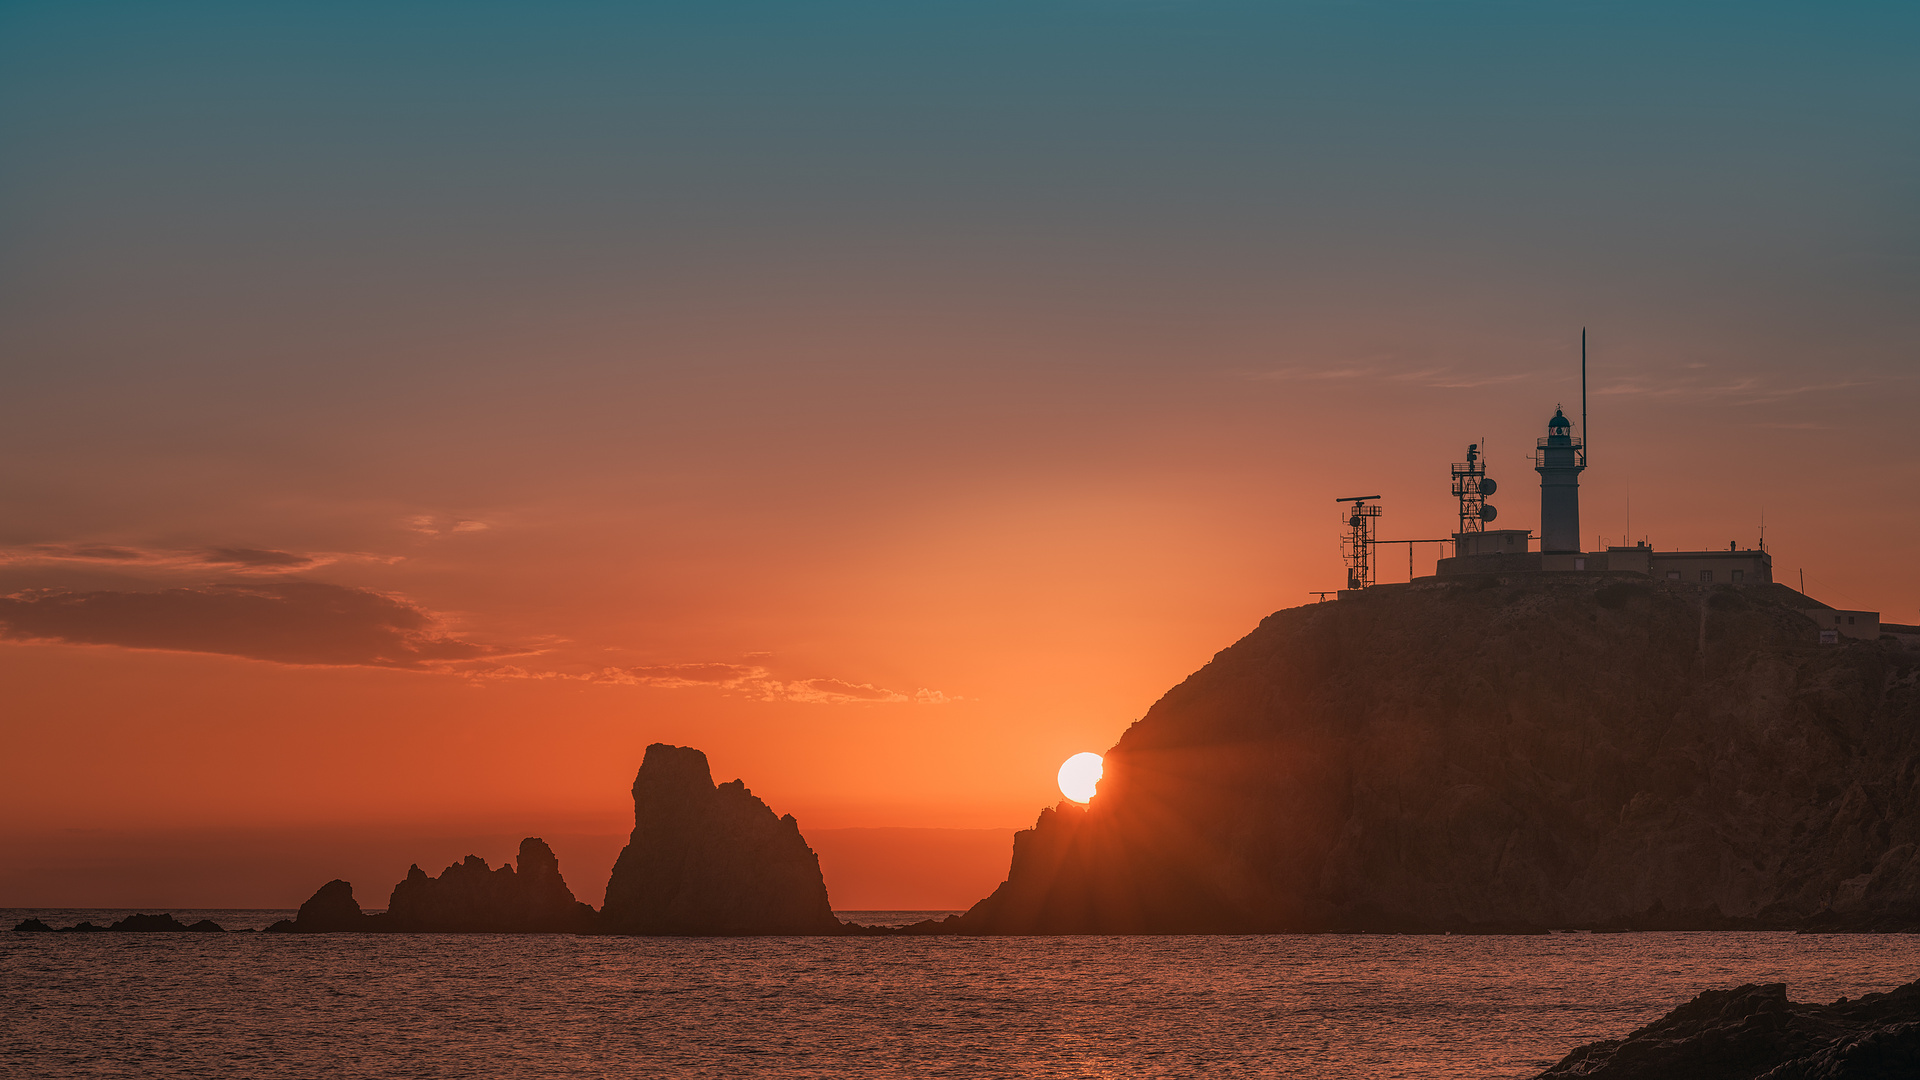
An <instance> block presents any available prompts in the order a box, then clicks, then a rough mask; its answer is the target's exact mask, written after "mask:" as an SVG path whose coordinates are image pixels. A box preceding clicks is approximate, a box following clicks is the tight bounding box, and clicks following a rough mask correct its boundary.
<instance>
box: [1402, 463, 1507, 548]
mask: <svg viewBox="0 0 1920 1080" xmlns="http://www.w3.org/2000/svg"><path fill="white" fill-rule="evenodd" d="M1480 446H1481V444H1480V443H1468V444H1467V460H1465V461H1456V462H1454V463H1453V495H1454V498H1457V499H1459V500H1460V529H1459V531H1460V532H1463V533H1470V532H1483V531H1485V529H1486V527H1487V522H1489V521H1492V520H1493V519H1494V518H1495V517H1498V516H1499V514H1500V511H1499V509H1498V508H1497V507H1495V506H1492V505H1491V504H1489V503H1488V502H1487V496H1489V495H1491V494H1493V493H1494V492H1495V491H1498V490H1499V489H1500V485H1498V484H1496V483H1494V482H1493V478H1492V477H1490V476H1488V475H1487V460H1486V458H1487V456H1486V454H1485V453H1483V452H1482V451H1481V449H1480ZM1407 557H1408V559H1409V562H1411V559H1412V557H1413V549H1412V548H1411V547H1409V548H1408V549H1407ZM1408 575H1409V576H1411V575H1412V571H1411V570H1409V571H1408Z"/></svg>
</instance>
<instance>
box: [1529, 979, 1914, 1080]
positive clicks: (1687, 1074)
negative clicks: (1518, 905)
mask: <svg viewBox="0 0 1920 1080" xmlns="http://www.w3.org/2000/svg"><path fill="white" fill-rule="evenodd" d="M1762 1076H1764V1077H1766V1078H1767V1080H1905V1078H1911V1077H1915V1076H1920V982H1913V983H1908V984H1907V985H1905V986H1902V987H1900V988H1899V989H1897V990H1894V991H1891V992H1889V993H1885V994H1868V995H1866V996H1865V997H1862V998H1860V999H1859V1000H1858V1001H1849V1000H1847V999H1846V998H1841V999H1840V1000H1839V1001H1836V1002H1834V1003H1833V1004H1831V1005H1802V1004H1797V1003H1795V1002H1791V1001H1788V1000H1787V988H1786V985H1785V984H1784V983H1767V984H1766V985H1763V986H1754V985H1747V986H1742V987H1739V988H1737V989H1734V990H1709V991H1707V992H1706V993H1704V994H1701V995H1700V996H1699V997H1696V998H1694V999H1693V1000H1692V1001H1690V1002H1688V1003H1686V1004H1685V1005H1682V1006H1680V1007H1679V1008H1677V1009H1675V1010H1673V1011H1672V1012H1670V1013H1668V1014H1667V1015H1666V1016H1664V1017H1662V1018H1661V1019H1659V1020H1657V1021H1655V1022H1654V1023H1652V1024H1649V1025H1647V1026H1646V1027H1644V1028H1641V1029H1640V1030H1638V1031H1636V1032H1634V1033H1633V1034H1631V1035H1628V1036H1627V1037H1626V1038H1624V1039H1614V1040H1608V1041H1606V1042H1597V1043H1592V1044H1590V1045H1587V1046H1583V1047H1581V1048H1579V1049H1578V1050H1575V1051H1574V1052H1573V1053H1571V1054H1568V1055H1567V1056H1566V1057H1565V1058H1564V1059H1563V1060H1561V1062H1560V1063H1559V1064H1557V1065H1555V1066H1554V1067H1553V1068H1551V1069H1548V1070H1547V1071H1546V1072H1544V1073H1541V1074H1540V1077H1541V1080H1562V1078H1569V1077H1581V1078H1586V1080H1752V1078H1757V1077H1762Z"/></svg>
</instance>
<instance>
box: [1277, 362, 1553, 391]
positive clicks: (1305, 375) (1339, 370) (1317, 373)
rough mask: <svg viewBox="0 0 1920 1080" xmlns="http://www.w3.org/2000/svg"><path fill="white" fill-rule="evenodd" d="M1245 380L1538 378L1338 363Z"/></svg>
mask: <svg viewBox="0 0 1920 1080" xmlns="http://www.w3.org/2000/svg"><path fill="white" fill-rule="evenodd" d="M1241 374H1242V377H1243V378H1247V379H1251V380H1253V381H1255V382H1326V383H1334V382H1349V381H1356V380H1363V381H1366V382H1375V383H1397V384H1401V385H1412V386H1419V387H1423V388H1425V389H1428V390H1477V389H1479V388H1481V387H1483V386H1498V385H1500V384H1502V383H1512V382H1524V381H1526V380H1528V379H1532V378H1535V377H1536V376H1535V373H1533V372H1530V371H1516V372H1507V373H1504V374H1498V375H1493V374H1487V373H1485V372H1474V371H1460V370H1457V369H1455V368H1451V367H1426V368H1417V369H1414V370H1412V371H1406V370H1400V369H1396V368H1392V367H1388V366H1386V365H1383V364H1335V365H1332V366H1328V367H1311V366H1295V367H1284V368H1273V369H1270V370H1267V371H1248V372H1242V373H1241Z"/></svg>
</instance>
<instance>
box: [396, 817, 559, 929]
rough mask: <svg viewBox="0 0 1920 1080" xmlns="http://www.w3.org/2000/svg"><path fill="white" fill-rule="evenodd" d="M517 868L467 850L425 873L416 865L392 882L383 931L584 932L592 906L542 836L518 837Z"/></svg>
mask: <svg viewBox="0 0 1920 1080" xmlns="http://www.w3.org/2000/svg"><path fill="white" fill-rule="evenodd" d="M517 861H518V868H517V869H516V868H515V867H512V866H502V867H500V868H499V869H497V870H490V869H488V868H487V863H486V860H484V859H482V858H480V857H479V856H477V855H469V856H467V857H466V859H465V860H464V861H462V862H457V863H454V864H453V865H452V866H449V867H447V868H446V869H445V870H442V871H441V872H440V876H439V877H428V876H427V875H426V872H425V871H423V870H421V869H420V867H419V866H418V865H415V866H414V867H413V868H412V869H410V870H408V871H407V879H406V880H405V881H402V882H401V883H399V884H398V885H395V886H394V887H393V897H392V899H390V900H388V902H387V912H386V915H385V917H384V920H383V925H382V926H381V927H380V929H382V930H386V931H391V932H396V933H406V932H414V933H486V934H538V933H586V932H589V931H591V930H592V929H593V926H594V918H595V916H594V910H593V908H592V907H590V906H588V905H586V904H583V903H581V902H579V901H578V900H575V899H574V898H573V892H572V890H570V889H568V888H567V883H566V881H565V880H564V879H562V878H561V876H560V860H558V859H556V858H555V857H554V854H553V849H551V848H549V847H548V846H547V842H546V841H545V840H541V839H540V838H538V837H532V836H530V837H528V838H526V839H525V840H522V841H520V856H519V859H518V860H517Z"/></svg>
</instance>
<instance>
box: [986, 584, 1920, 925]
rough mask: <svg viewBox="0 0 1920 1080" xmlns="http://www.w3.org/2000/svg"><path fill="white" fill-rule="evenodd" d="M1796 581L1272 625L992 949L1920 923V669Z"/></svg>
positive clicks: (1128, 748) (1004, 919) (1288, 618)
mask: <svg viewBox="0 0 1920 1080" xmlns="http://www.w3.org/2000/svg"><path fill="white" fill-rule="evenodd" d="M1793 598H1795V597H1794V594H1791V592H1790V591H1789V590H1785V589H1784V587H1781V586H1773V587H1766V588H1754V589H1740V588H1737V587H1723V588H1720V589H1712V588H1701V587H1696V586H1689V585H1683V584H1678V583H1667V582H1646V581H1638V582H1627V581H1623V580H1620V579H1613V580H1608V581H1595V580H1594V579H1593V578H1590V577H1584V576H1580V575H1556V576H1553V577H1544V576H1536V577H1532V578H1531V579H1528V578H1522V577H1514V578H1507V579H1499V578H1483V579H1476V580H1472V581H1462V582H1456V583H1449V584H1446V585H1434V586H1431V587H1407V586H1401V587H1388V588H1381V589H1375V590H1370V591H1369V592H1367V593H1365V594H1363V595H1361V596H1359V597H1356V598H1353V599H1348V600H1341V601H1339V602H1336V603H1329V604H1315V605H1309V606H1306V607H1301V608H1294V609H1291V610H1287V611H1282V612H1279V613H1277V614H1275V615H1273V616H1270V617H1269V618H1267V619H1266V620H1264V621H1263V622H1262V623H1261V624H1260V626H1259V628H1258V629H1256V630H1255V631H1254V632H1253V633H1251V634H1249V635H1248V636H1247V637H1246V638H1244V639H1243V640H1241V641H1240V642H1238V643H1237V644H1235V645H1234V646H1232V647H1231V648H1229V649H1227V650H1225V651H1224V652H1221V653H1220V654H1219V655H1217V656H1216V657H1215V658H1214V659H1213V661H1212V662H1211V663H1209V664H1208V665H1207V666H1206V667H1205V668H1203V669H1201V670H1200V671H1199V672H1197V673H1195V674H1194V675H1193V676H1191V677H1190V678H1188V679H1187V680H1186V681H1185V682H1183V683H1181V684H1180V685H1179V686H1177V687H1175V688H1174V689H1173V690H1171V691H1170V692H1168V693H1167V695H1166V696H1165V697H1164V698H1162V699H1161V700H1160V701H1159V702H1158V703H1157V704H1155V705H1154V706H1153V708H1152V709H1151V710H1149V712H1148V713H1147V715H1146V716H1145V718H1143V719H1142V720H1140V721H1139V722H1138V723H1136V724H1134V725H1133V727H1132V728H1130V729H1129V730H1128V731H1127V732H1126V733H1125V735H1124V736H1123V737H1122V738H1121V739H1120V742H1119V744H1118V745H1117V746H1115V747H1114V748H1113V749H1112V750H1111V751H1109V753H1108V754H1107V757H1106V778H1105V779H1104V780H1103V781H1102V783H1101V785H1100V793H1099V795H1098V796H1096V797H1095V799H1094V801H1093V803H1092V804H1091V806H1090V807H1089V808H1087V809H1084V810H1082V809H1079V808H1076V807H1071V806H1062V807H1061V808H1059V809H1057V810H1052V811H1048V812H1046V813H1043V814H1042V815H1041V817H1040V821H1039V823H1038V825H1037V826H1036V827H1035V828H1034V829H1032V830H1029V831H1027V832H1023V833H1021V834H1019V836H1018V837H1017V838H1016V841H1015V848H1014V858H1013V865H1012V868H1011V871H1010V874H1009V877H1008V880H1007V882H1006V883H1005V884H1003V885H1002V886H1001V887H1000V888H999V889H998V890H997V891H996V892H995V893H994V894H993V896H991V897H990V898H988V899H987V900H985V901H982V902H981V903H980V904H979V905H977V906H976V907H975V908H974V910H973V911H971V912H969V913H968V914H967V916H966V917H965V918H964V919H962V920H959V922H960V924H961V926H960V927H959V928H960V929H962V930H963V932H964V931H972V932H987V933H1031V932H1139V931H1157V932H1167V931H1188V930H1191V931H1256V930H1289V929H1339V928H1356V929H1357V928H1406V929H1443V928H1457V929H1471V928H1482V929H1490V928H1497V927H1509V928H1527V927H1532V928H1547V927H1582V926H1586V927H1607V926H1640V927H1648V928H1654V927H1674V928H1680V927H1697V928H1711V927H1720V926H1730V925H1804V924H1808V923H1813V924H1816V925H1832V926H1836V927H1848V926H1857V927H1868V926H1892V925H1901V926H1909V925H1915V924H1920V855H1917V854H1916V853H1917V852H1920V786H1917V785H1920V692H1917V691H1916V665H1917V664H1920V654H1917V653H1915V652H1913V651H1911V650H1908V649H1906V648H1904V647H1903V646H1901V645H1899V644H1898V643H1895V642H1891V641H1884V642H1850V643H1846V644H1841V645H1825V646H1822V645H1819V644H1817V634H1816V631H1815V627H1814V625H1813V623H1812V622H1811V621H1809V620H1808V619H1807V618H1806V617H1805V616H1803V615H1801V614H1800V613H1799V612H1798V611H1797V610H1795V609H1794V608H1792V607H1790V606H1788V604H1786V603H1783V602H1782V600H1783V599H1793Z"/></svg>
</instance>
